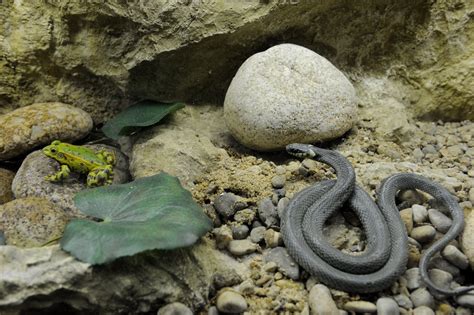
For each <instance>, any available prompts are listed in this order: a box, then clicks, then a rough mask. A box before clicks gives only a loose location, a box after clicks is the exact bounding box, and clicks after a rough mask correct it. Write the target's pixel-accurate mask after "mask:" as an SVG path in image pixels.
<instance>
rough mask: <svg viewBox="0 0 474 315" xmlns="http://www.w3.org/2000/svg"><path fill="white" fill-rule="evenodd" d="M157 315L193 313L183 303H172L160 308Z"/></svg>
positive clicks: (189, 314)
mask: <svg viewBox="0 0 474 315" xmlns="http://www.w3.org/2000/svg"><path fill="white" fill-rule="evenodd" d="M157 315H193V311H191V309H190V308H189V307H187V306H186V305H184V304H183V303H179V302H174V303H170V304H167V305H165V306H163V307H162V308H160V309H159V311H158V314H157Z"/></svg>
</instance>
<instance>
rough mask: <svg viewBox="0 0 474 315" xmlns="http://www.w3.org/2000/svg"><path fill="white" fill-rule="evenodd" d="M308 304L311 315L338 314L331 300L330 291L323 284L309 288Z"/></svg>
mask: <svg viewBox="0 0 474 315" xmlns="http://www.w3.org/2000/svg"><path fill="white" fill-rule="evenodd" d="M308 304H309V308H310V310H311V315H320V314H338V312H339V310H338V309H337V306H336V303H335V302H334V300H333V298H332V295H331V291H329V289H328V288H327V287H326V286H325V285H323V284H316V285H315V286H313V287H312V288H311V291H310V292H309V296H308Z"/></svg>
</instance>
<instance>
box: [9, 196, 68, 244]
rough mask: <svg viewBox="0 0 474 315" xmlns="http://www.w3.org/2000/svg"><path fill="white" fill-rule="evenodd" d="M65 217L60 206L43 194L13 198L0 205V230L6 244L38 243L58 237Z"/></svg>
mask: <svg viewBox="0 0 474 315" xmlns="http://www.w3.org/2000/svg"><path fill="white" fill-rule="evenodd" d="M68 221H69V217H68V216H67V215H66V214H65V213H64V211H63V210H62V209H61V208H60V207H58V206H57V205H55V204H53V203H52V202H50V201H48V200H46V199H43V198H38V197H29V198H23V199H16V200H13V201H10V202H8V203H6V204H4V205H1V206H0V230H2V231H3V232H4V234H5V239H6V244H7V245H14V246H19V247H36V246H41V245H43V244H45V243H47V242H49V241H51V240H54V239H56V238H58V237H61V236H62V233H63V231H64V228H65V227H66V224H67V222H68Z"/></svg>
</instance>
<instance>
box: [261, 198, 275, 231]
mask: <svg viewBox="0 0 474 315" xmlns="http://www.w3.org/2000/svg"><path fill="white" fill-rule="evenodd" d="M258 216H259V218H260V220H261V221H262V222H263V224H265V225H266V226H267V227H271V226H274V225H277V224H278V213H277V210H276V207H275V206H274V205H273V202H272V200H271V199H270V198H265V199H263V200H262V201H260V203H259V204H258Z"/></svg>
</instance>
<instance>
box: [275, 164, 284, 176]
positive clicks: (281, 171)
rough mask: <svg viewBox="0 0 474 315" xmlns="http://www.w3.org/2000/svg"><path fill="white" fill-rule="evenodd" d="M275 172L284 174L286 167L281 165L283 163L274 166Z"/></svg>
mask: <svg viewBox="0 0 474 315" xmlns="http://www.w3.org/2000/svg"><path fill="white" fill-rule="evenodd" d="M275 173H276V174H277V175H284V174H286V167H285V166H283V165H278V166H277V167H275Z"/></svg>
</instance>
